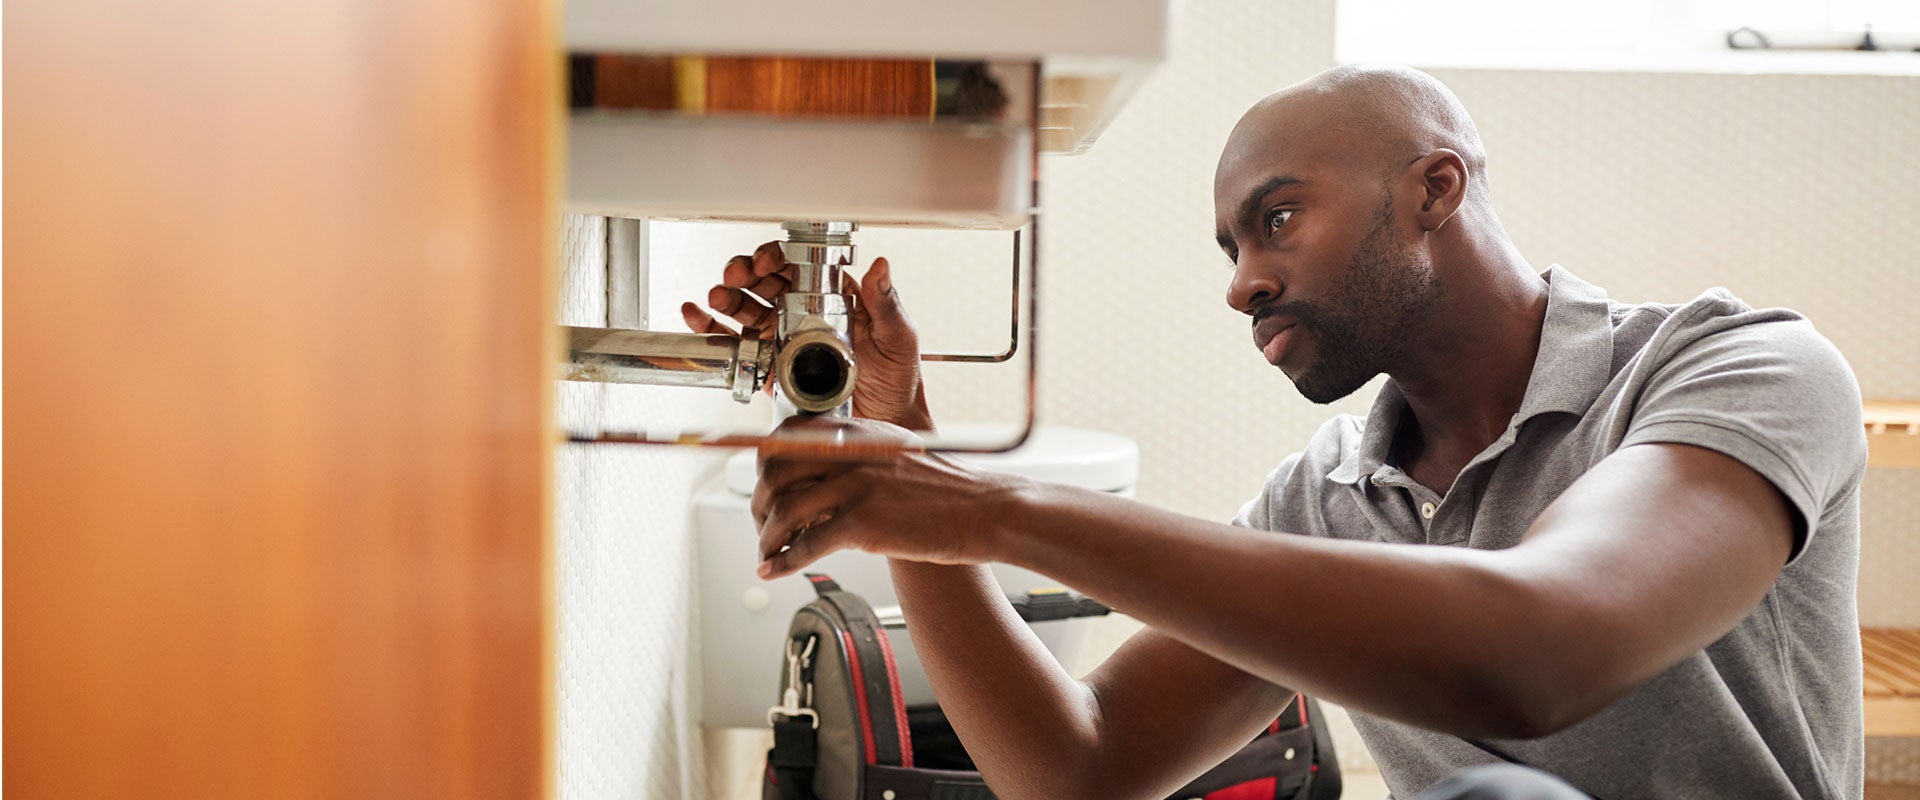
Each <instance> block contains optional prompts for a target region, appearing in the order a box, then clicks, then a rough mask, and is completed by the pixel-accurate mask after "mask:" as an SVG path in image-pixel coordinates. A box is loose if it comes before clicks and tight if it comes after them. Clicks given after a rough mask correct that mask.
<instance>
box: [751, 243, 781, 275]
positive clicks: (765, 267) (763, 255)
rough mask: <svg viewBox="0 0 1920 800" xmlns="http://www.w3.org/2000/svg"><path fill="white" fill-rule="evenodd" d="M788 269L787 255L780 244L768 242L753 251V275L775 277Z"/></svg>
mask: <svg viewBox="0 0 1920 800" xmlns="http://www.w3.org/2000/svg"><path fill="white" fill-rule="evenodd" d="M786 267H787V254H786V253H784V252H781V250H780V243H779V242H767V243H766V244H763V245H760V247H759V248H758V249H756V250H754V251H753V274H755V275H773V274H776V273H778V272H780V271H781V270H783V269H786Z"/></svg>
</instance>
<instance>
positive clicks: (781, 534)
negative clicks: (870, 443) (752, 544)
mask: <svg viewBox="0 0 1920 800" xmlns="http://www.w3.org/2000/svg"><path fill="white" fill-rule="evenodd" d="M836 488H839V487H838V486H836V485H834V484H831V483H821V484H815V486H814V489H813V490H812V491H804V492H789V493H787V494H783V495H777V496H775V497H774V498H773V505H772V506H771V507H770V508H769V509H768V513H767V519H766V521H765V522H762V523H760V560H761V561H765V560H767V559H769V558H772V557H774V556H775V555H777V554H779V552H780V551H781V549H783V548H786V547H791V546H793V545H794V539H795V537H797V536H800V535H802V534H801V531H803V530H806V529H809V528H818V527H821V526H823V525H825V524H827V522H828V521H830V520H832V519H833V518H834V516H835V515H837V514H839V513H840V509H841V508H842V504H843V503H844V502H845V500H846V498H844V497H841V496H840V494H839V493H838V492H836V491H834V489H836ZM816 544H817V542H816Z"/></svg>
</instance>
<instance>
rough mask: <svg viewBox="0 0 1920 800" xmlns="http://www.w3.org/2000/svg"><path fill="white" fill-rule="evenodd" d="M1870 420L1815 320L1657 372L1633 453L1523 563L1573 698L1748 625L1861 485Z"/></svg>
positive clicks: (1751, 330) (1561, 509)
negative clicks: (1850, 489)
mask: <svg viewBox="0 0 1920 800" xmlns="http://www.w3.org/2000/svg"><path fill="white" fill-rule="evenodd" d="M1754 313H1758V312H1754ZM1859 420H1860V406H1859V395H1858V390H1857V388H1856V385H1855V383H1854V381H1853V376H1852V373H1851V371H1850V370H1848V369H1847V366H1846V362H1845V361H1844V360H1843V359H1841V358H1840V356H1839V354H1838V353H1837V352H1836V351H1834V349H1833V347H1832V345H1831V344H1829V343H1827V341H1826V340H1825V339H1824V338H1821V337H1820V336H1819V335H1818V334H1817V333H1814V332H1813V330H1812V327H1811V325H1809V324H1807V323H1805V322H1804V321H1796V322H1779V323H1764V324H1758V325H1746V326H1741V327H1731V328H1727V329H1725V330H1722V331H1720V332H1717V333H1714V334H1712V335H1707V336H1702V337H1699V338H1697V339H1696V340H1694V341H1692V342H1690V343H1689V344H1687V345H1686V346H1684V347H1683V348H1680V349H1679V350H1678V351H1677V352H1675V353H1673V354H1672V355H1671V356H1670V357H1668V358H1667V359H1666V360H1665V362H1664V363H1662V364H1660V365H1659V370H1658V372H1657V373H1655V374H1654V375H1653V376H1652V377H1651V378H1650V379H1649V380H1648V381H1647V385H1646V387H1645V388H1644V390H1643V391H1641V392H1640V394H1639V397H1638V402H1637V403H1636V404H1635V407H1634V409H1633V416H1632V418H1631V420H1629V422H1628V424H1627V428H1626V431H1625V434H1624V437H1623V439H1622V443H1621V446H1620V448H1619V449H1618V450H1616V451H1615V452H1614V453H1613V454H1612V455H1610V456H1608V457H1606V458H1605V459H1602V460H1601V461H1600V462H1599V463H1598V464H1597V465H1595V466H1594V467H1593V468H1592V469H1591V470H1589V471H1588V472H1587V473H1586V474H1585V475H1583V476H1582V477H1581V478H1580V479H1579V480H1578V481H1576V482H1575V483H1574V484H1573V485H1572V486H1571V487H1569V488H1568V489H1567V491H1566V492H1564V493H1563V494H1562V495H1561V496H1560V497H1559V498H1558V499H1556V500H1555V501H1554V502H1553V504H1552V505H1550V506H1549V507H1548V508H1547V509H1546V511H1545V512H1544V513H1543V514H1542V515H1541V516H1540V518H1539V519H1538V520H1536V521H1535V523H1534V525H1533V526H1532V528H1531V529H1530V530H1529V531H1528V534H1527V540H1526V542H1525V543H1524V544H1523V546H1522V547H1519V548H1515V550H1514V551H1513V552H1512V553H1511V557H1512V558H1513V559H1514V561H1513V564H1512V566H1513V568H1514V569H1515V570H1516V571H1517V572H1518V573H1519V574H1523V575H1526V576H1528V577H1529V578H1530V579H1532V580H1533V583H1534V585H1536V586H1540V587H1544V589H1545V591H1543V593H1542V602H1543V603H1544V604H1546V605H1545V607H1546V608H1547V609H1549V611H1548V612H1547V613H1548V614H1549V615H1550V616H1552V617H1553V624H1556V625H1558V626H1559V628H1558V629H1559V630H1560V631H1562V632H1563V633H1562V634H1561V635H1560V636H1557V637H1556V638H1557V639H1559V642H1558V644H1559V645H1561V646H1563V647H1565V648H1567V649H1568V650H1569V651H1571V652H1569V653H1568V654H1567V657H1566V660H1565V661H1564V662H1561V663H1565V664H1570V665H1573V666H1572V667H1570V669H1571V670H1572V671H1573V672H1575V673H1577V674H1573V675H1568V676H1565V679H1566V683H1564V684H1562V685H1561V686H1560V688H1561V689H1563V690H1564V689H1565V688H1566V686H1569V685H1571V686H1575V687H1580V686H1586V687H1592V688H1591V689H1586V690H1584V693H1585V694H1586V695H1587V697H1586V701H1587V702H1588V703H1598V704H1600V705H1604V703H1605V702H1610V701H1611V700H1612V699H1613V698H1614V697H1617V696H1619V695H1621V694H1624V693H1625V692H1627V691H1629V690H1631V689H1632V688H1633V687H1634V686H1637V685H1638V684H1639V683H1641V682H1642V681H1645V680H1647V679H1648V678H1651V677H1652V676H1653V675H1656V674H1658V673H1659V672H1661V671H1663V670H1665V669H1666V668H1667V667H1669V666H1671V665H1672V664H1674V663H1676V662H1677V661H1679V660H1680V659H1682V658H1684V657H1686V656H1687V655H1689V654H1691V653H1693V652H1697V651H1698V650H1700V649H1702V648H1704V647H1706V646H1707V645H1709V644H1712V643H1713V642H1714V641H1716V640H1717V639H1719V638H1720V637H1721V636H1723V635H1725V634H1726V633H1727V632H1728V631H1729V630H1731V629H1732V628H1733V627H1734V626H1736V625H1738V624H1739V622H1740V621H1741V620H1742V619H1744V618H1746V616H1747V615H1749V614H1751V613H1752V612H1753V610H1754V608H1755V607H1756V606H1757V605H1758V604H1759V602H1760V601H1761V600H1762V599H1763V598H1764V597H1765V596H1766V594H1767V592H1768V591H1770V590H1771V588H1772V586H1773V584H1774V581H1775V580H1776V579H1777V578H1778V577H1779V574H1780V571H1781V569H1782V568H1783V567H1784V566H1785V565H1786V564H1787V563H1789V562H1790V561H1791V560H1793V559H1794V558H1797V557H1798V556H1799V555H1800V554H1801V553H1802V552H1804V551H1805V548H1806V547H1807V546H1808V543H1809V542H1810V541H1811V540H1812V537H1814V536H1816V535H1817V534H1818V525H1819V520H1820V518H1821V516H1822V513H1823V509H1824V508H1825V506H1826V505H1827V502H1828V501H1829V500H1830V499H1831V498H1832V497H1834V496H1835V495H1836V494H1837V493H1839V492H1841V491H1843V490H1844V489H1845V487H1846V485H1847V482H1848V481H1849V480H1857V477H1858V474H1859V470H1860V468H1861V464H1862V463H1863V462H1864V435H1863V433H1862V428H1861V426H1860V421H1859ZM1573 691H1574V692H1575V693H1582V691H1583V690H1581V689H1575V690H1573ZM1598 707H1599V706H1598V705H1594V706H1593V708H1594V709H1597V708H1598Z"/></svg>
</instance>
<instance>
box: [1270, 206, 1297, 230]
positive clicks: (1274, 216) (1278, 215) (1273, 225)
mask: <svg viewBox="0 0 1920 800" xmlns="http://www.w3.org/2000/svg"><path fill="white" fill-rule="evenodd" d="M1292 218H1293V209H1290V208H1276V209H1274V210H1272V211H1269V212H1267V232H1268V233H1273V232H1275V231H1278V230H1280V226H1282V225H1285V224H1287V220H1289V219H1292Z"/></svg>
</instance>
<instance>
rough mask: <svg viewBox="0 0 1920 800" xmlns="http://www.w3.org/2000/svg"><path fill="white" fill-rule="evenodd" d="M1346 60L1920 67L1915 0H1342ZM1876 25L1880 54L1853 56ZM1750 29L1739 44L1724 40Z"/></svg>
mask: <svg viewBox="0 0 1920 800" xmlns="http://www.w3.org/2000/svg"><path fill="white" fill-rule="evenodd" d="M1337 9H1338V10H1337V18H1336V19H1337V24H1336V28H1335V30H1336V34H1335V48H1336V55H1337V56H1338V58H1339V59H1340V60H1341V61H1345V62H1351V61H1365V60H1385V61H1398V62H1402V63H1407V64H1414V65H1420V66H1442V67H1444V66H1466V67H1476V66H1485V67H1517V68H1546V69H1553V68H1569V69H1592V68H1600V69H1605V68H1611V67H1620V68H1626V69H1664V68H1673V69H1682V70H1686V69H1694V68H1700V69H1706V70H1718V69H1721V68H1723V67H1724V68H1728V69H1733V70H1736V71H1744V70H1742V68H1741V66H1740V65H1745V67H1746V68H1747V69H1751V68H1752V66H1753V65H1755V64H1762V65H1764V66H1763V67H1762V68H1761V69H1760V70H1759V71H1801V70H1798V69H1796V67H1795V65H1808V66H1809V69H1807V70H1805V71H1814V72H1827V71H1839V72H1848V71H1855V70H1856V69H1857V70H1858V71H1863V72H1894V73H1901V74H1914V73H1920V54H1916V53H1915V52H1913V51H1914V50H1915V48H1916V47H1920V1H1917V0H1608V1H1606V2H1593V1H1592V0H1577V1H1574V2H1548V1H1546V0H1531V1H1529V0H1455V1H1454V2H1447V3H1435V2H1432V0H1339V2H1338V6H1337ZM1869 27H1871V29H1872V32H1873V39H1874V42H1875V44H1877V45H1878V46H1879V47H1880V48H1882V52H1875V53H1856V52H1852V48H1853V47H1854V46H1855V45H1858V44H1859V43H1860V42H1861V40H1862V38H1863V36H1864V35H1865V33H1866V31H1867V30H1868V29H1869ZM1742 28H1750V29H1752V31H1757V32H1758V36H1756V35H1754V33H1752V32H1749V31H1743V32H1742V33H1741V34H1740V36H1739V37H1738V41H1739V42H1740V43H1741V44H1742V45H1744V46H1753V45H1758V44H1760V43H1761V42H1762V41H1763V39H1764V41H1765V42H1766V43H1768V44H1770V45H1771V46H1772V49H1771V50H1770V51H1769V52H1766V53H1764V54H1759V58H1760V60H1758V61H1756V60H1755V56H1756V54H1755V53H1754V52H1753V51H1744V50H1741V51H1735V50H1730V49H1729V48H1728V44H1727V41H1728V33H1729V32H1730V31H1734V30H1736V29H1742Z"/></svg>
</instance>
